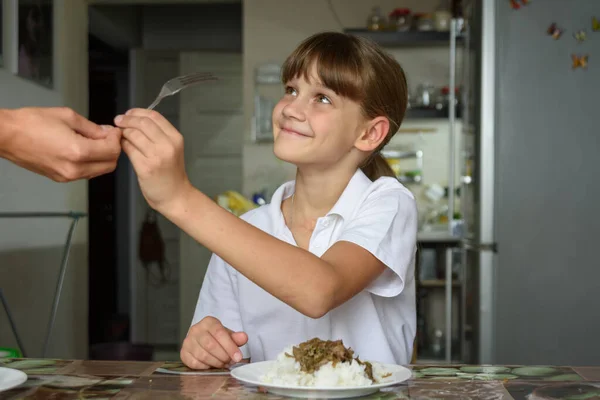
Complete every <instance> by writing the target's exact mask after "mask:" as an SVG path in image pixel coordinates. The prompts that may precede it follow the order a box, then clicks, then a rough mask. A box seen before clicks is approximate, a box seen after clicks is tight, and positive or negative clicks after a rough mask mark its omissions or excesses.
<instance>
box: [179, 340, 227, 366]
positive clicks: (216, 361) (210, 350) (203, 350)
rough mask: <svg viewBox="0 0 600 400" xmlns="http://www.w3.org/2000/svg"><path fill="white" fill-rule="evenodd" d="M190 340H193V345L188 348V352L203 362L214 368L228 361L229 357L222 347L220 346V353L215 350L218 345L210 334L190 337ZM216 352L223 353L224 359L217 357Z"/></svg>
mask: <svg viewBox="0 0 600 400" xmlns="http://www.w3.org/2000/svg"><path fill="white" fill-rule="evenodd" d="M192 341H194V346H193V348H192V349H189V351H190V353H192V355H193V356H194V357H195V358H196V359H198V360H200V361H202V362H203V363H204V364H206V365H209V366H211V367H214V368H223V367H224V366H225V365H227V364H228V363H229V357H227V354H226V353H225V352H224V351H223V349H222V348H221V351H222V353H219V352H218V351H217V349H219V348H220V345H219V343H218V342H217V341H216V340H215V339H214V338H213V337H212V336H210V335H205V336H202V337H200V338H198V337H192ZM218 354H220V355H223V354H225V360H221V359H220V358H218V356H217V355H218Z"/></svg>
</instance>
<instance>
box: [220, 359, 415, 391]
mask: <svg viewBox="0 0 600 400" xmlns="http://www.w3.org/2000/svg"><path fill="white" fill-rule="evenodd" d="M274 363H275V361H262V362H257V363H251V364H246V365H243V366H241V367H238V368H235V369H233V370H232V371H231V376H233V377H234V378H235V379H237V380H238V381H240V382H243V383H246V384H249V385H255V386H260V387H263V388H265V389H267V390H268V391H269V392H271V393H273V394H277V395H280V396H290V397H303V398H308V399H314V398H319V399H340V398H350V397H361V396H366V395H369V394H372V393H375V392H378V391H379V390H380V389H383V388H385V387H388V386H393V385H397V384H399V383H401V382H404V381H405V380H407V379H409V378H410V377H411V375H412V372H411V371H410V370H409V369H408V368H405V367H402V366H400V365H394V364H380V365H381V366H382V367H383V368H384V369H385V371H387V372H389V373H391V374H392V375H391V376H389V377H388V378H385V380H384V382H382V383H377V384H374V385H371V386H346V387H313V386H287V385H286V386H284V385H274V384H271V383H263V382H261V379H260V378H261V377H262V376H263V375H264V374H265V373H266V372H267V371H268V370H269V368H271V366H272V365H273V364H274Z"/></svg>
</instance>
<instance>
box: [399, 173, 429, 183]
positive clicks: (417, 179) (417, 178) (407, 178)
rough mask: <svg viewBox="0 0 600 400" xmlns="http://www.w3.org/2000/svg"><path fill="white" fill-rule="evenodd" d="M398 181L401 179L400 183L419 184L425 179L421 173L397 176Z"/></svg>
mask: <svg viewBox="0 0 600 400" xmlns="http://www.w3.org/2000/svg"><path fill="white" fill-rule="evenodd" d="M397 178H398V181H400V183H406V184H409V183H414V184H418V183H421V182H422V181H423V177H422V176H421V175H400V176H398V177H397Z"/></svg>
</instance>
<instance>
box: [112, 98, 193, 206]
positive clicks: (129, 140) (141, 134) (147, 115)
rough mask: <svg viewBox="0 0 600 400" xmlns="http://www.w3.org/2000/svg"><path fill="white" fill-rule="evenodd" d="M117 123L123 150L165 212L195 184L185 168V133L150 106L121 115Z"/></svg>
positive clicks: (149, 198)
mask: <svg viewBox="0 0 600 400" xmlns="http://www.w3.org/2000/svg"><path fill="white" fill-rule="evenodd" d="M115 125H116V126H118V127H120V128H122V129H123V140H122V143H121V144H122V146H123V151H125V153H126V154H127V155H128V156H129V160H130V161H131V164H132V165H133V168H134V170H135V172H136V174H137V176H138V181H139V183H140V188H141V190H142V193H143V195H144V197H145V198H146V200H147V201H148V204H149V205H150V207H152V208H154V209H155V210H157V211H159V212H161V213H163V211H164V210H167V209H169V207H172V206H174V205H175V204H176V203H177V201H178V200H179V199H181V198H183V196H185V195H186V193H188V191H189V189H191V188H192V185H191V183H190V181H189V179H188V177H187V174H186V172H185V162H184V157H183V136H182V135H181V133H179V132H178V131H177V129H175V127H173V125H171V124H170V123H169V121H167V120H166V118H164V117H163V116H162V115H160V114H159V113H157V112H156V111H150V110H146V109H133V110H129V111H128V112H127V113H126V114H125V115H119V116H117V117H116V118H115Z"/></svg>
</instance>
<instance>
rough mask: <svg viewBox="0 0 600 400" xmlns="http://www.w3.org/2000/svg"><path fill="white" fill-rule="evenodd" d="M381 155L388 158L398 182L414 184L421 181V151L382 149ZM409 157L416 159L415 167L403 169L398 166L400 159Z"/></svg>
mask: <svg viewBox="0 0 600 400" xmlns="http://www.w3.org/2000/svg"><path fill="white" fill-rule="evenodd" d="M381 155H382V156H383V157H384V158H385V159H387V160H388V162H389V163H390V165H391V166H392V169H393V170H394V172H395V173H396V178H398V180H399V181H400V182H402V183H413V184H416V183H421V182H422V181H423V151H421V150H413V151H398V150H384V151H382V152H381ZM411 158H414V159H415V160H416V165H415V168H414V169H412V170H405V171H403V170H402V168H401V167H400V162H401V160H405V159H411Z"/></svg>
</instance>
